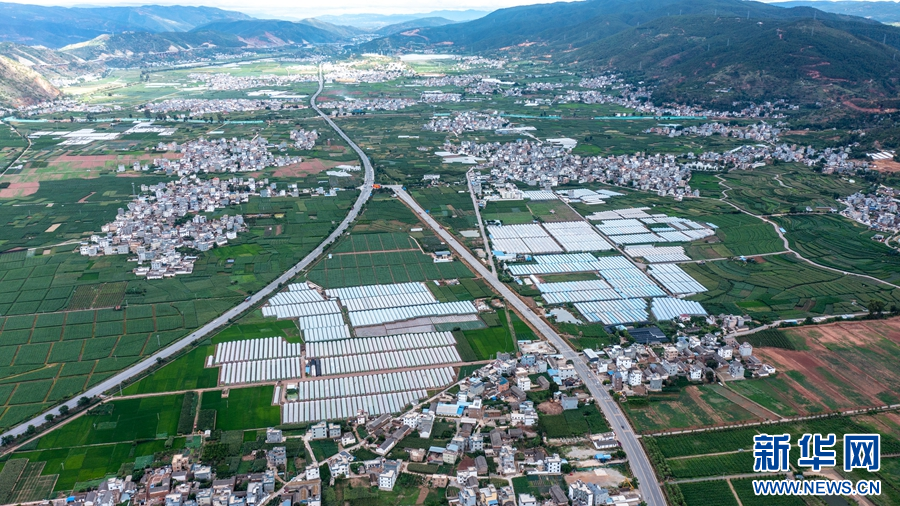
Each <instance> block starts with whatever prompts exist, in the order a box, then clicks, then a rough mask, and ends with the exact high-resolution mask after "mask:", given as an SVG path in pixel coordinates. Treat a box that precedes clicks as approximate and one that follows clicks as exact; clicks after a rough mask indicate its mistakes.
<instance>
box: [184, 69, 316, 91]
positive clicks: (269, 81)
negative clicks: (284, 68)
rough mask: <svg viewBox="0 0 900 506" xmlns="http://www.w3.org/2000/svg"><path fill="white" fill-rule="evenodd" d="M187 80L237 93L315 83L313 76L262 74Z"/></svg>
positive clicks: (197, 76) (193, 76) (196, 75)
mask: <svg viewBox="0 0 900 506" xmlns="http://www.w3.org/2000/svg"><path fill="white" fill-rule="evenodd" d="M188 79H190V80H192V81H194V82H202V83H204V85H205V86H206V88H207V89H210V90H217V91H238V90H247V89H250V88H261V87H264V86H290V85H292V84H294V83H303V82H310V81H317V80H318V76H317V75H315V74H285V75H276V74H262V75H258V76H238V75H234V74H228V73H217V74H209V73H200V72H198V73H192V74H188Z"/></svg>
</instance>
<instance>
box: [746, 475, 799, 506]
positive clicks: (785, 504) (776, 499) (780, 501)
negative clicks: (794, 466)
mask: <svg viewBox="0 0 900 506" xmlns="http://www.w3.org/2000/svg"><path fill="white" fill-rule="evenodd" d="M731 486H733V487H734V491H735V492H737V495H738V498H739V499H740V500H741V504H742V505H743V506H805V505H806V502H805V501H804V500H803V498H801V497H797V496H789V495H785V496H758V495H756V494H755V493H754V492H753V479H751V478H743V479H735V480H731Z"/></svg>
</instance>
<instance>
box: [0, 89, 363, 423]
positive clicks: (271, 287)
mask: <svg viewBox="0 0 900 506" xmlns="http://www.w3.org/2000/svg"><path fill="white" fill-rule="evenodd" d="M322 86H323V82H322V74H321V72H320V73H319V89H318V91H316V93H315V94H313V96H312V97H311V98H310V101H309V103H310V105H311V106H312V108H313V109H314V110H315V111H316V112H317V113H318V114H319V115H320V116H322V117H323V118H324V119H325V121H326V122H327V123H328V125H329V126H331V128H333V129H334V131H335V132H337V133H338V135H340V136H341V138H342V139H344V140H345V141H346V142H347V144H349V145H350V147H351V148H353V150H354V151H356V153H357V154H358V155H359V158H360V160H362V163H363V166H364V167H365V182H364V183H363V185H362V188H361V191H360V194H359V198H357V199H356V202H355V203H354V204H353V207H352V208H351V209H350V212H349V213H347V217H346V218H344V221H342V222H341V223H340V225H338V227H337V228H336V229H335V230H334V232H332V233H331V235H329V236H328V237H327V238H326V239H325V240H324V241H322V243H321V244H319V245H318V246H317V247H316V248H315V249H314V250H312V252H310V253H309V254H308V255H306V257H304V258H303V260H301V261H300V262H299V263H298V264H297V265H295V266H293V267H291V268H290V269H288V270H287V271H286V272H285V273H284V274H282V275H281V276H279V277H278V278H277V279H275V280H274V281H272V282H271V283H269V284H268V285H266V286H265V288H263V289H261V290H260V291H258V292H256V293H255V294H253V295H252V296H250V297H249V298H247V300H245V301H243V302H241V303H240V304H238V305H237V306H235V307H233V308H231V309H230V310H228V311H227V312H225V313H223V314H222V315H221V316H219V317H218V318H216V319H214V320H213V321H211V322H209V323H207V324H206V325H204V326H203V327H201V328H200V329H198V330H196V331H194V332H192V333H191V334H189V335H188V336H187V337H185V338H183V339H181V340H180V341H177V342H175V343H173V344H172V345H170V346H168V347H166V348H165V349H162V350H160V351H158V352H156V353H154V354H153V355H151V356H149V357H147V358H146V359H144V360H142V361H141V362H138V363H137V364H135V365H133V366H131V367H129V368H128V369H125V370H123V371H122V372H120V373H118V374H116V375H115V376H112V377H111V378H109V379H107V380H106V381H103V382H102V383H99V384H97V385H96V386H94V387H93V388H91V389H90V390H88V391H86V392H84V393H83V394H82V395H84V396H87V397H93V396H97V395H100V394H102V393H104V392H107V391H109V390H113V389H115V388H116V387H118V386H119V385H120V384H122V383H123V382H124V381H126V380H128V379H130V378H133V377H135V376H137V375H139V374H141V373H144V372H146V371H147V370H148V369H150V368H151V367H153V366H154V365H155V364H156V361H157V359H166V358H169V357H171V356H173V355H175V354H176V353H178V352H179V351H181V350H182V349H184V348H186V347H187V346H190V345H191V343H192V342H194V341H197V340H200V339H205V338H206V337H208V336H210V335H212V334H213V333H214V332H215V331H216V330H217V329H219V328H220V327H223V326H225V325H227V324H228V320H229V319H230V318H234V317H236V316H238V315H240V314H241V313H243V312H244V311H246V310H248V309H250V308H252V307H253V306H254V305H256V304H257V303H259V302H260V301H262V300H263V299H265V298H267V297H268V296H269V295H270V294H272V292H275V291H276V290H278V287H279V285H281V284H282V283H286V282H287V281H289V280H290V279H291V278H293V277H294V276H296V275H297V274H299V273H300V271H302V270H304V269H306V268H307V267H309V266H310V264H312V263H313V262H314V261H315V260H316V259H317V258H318V257H319V256H320V255H322V253H323V252H324V250H325V248H326V247H327V246H328V245H329V244H331V243H333V242H334V241H335V240H336V239H337V238H338V237H340V235H341V234H343V233H344V232H345V231H346V230H347V229H348V228H349V227H350V224H351V223H352V222H353V220H355V219H356V217H357V216H358V215H359V213H360V211H361V210H362V206H363V205H364V204H365V203H366V201H367V200H368V199H369V197H370V196H371V195H372V184H373V183H374V181H375V171H374V169H373V168H372V163H371V162H370V161H369V158H368V157H366V155H365V153H363V151H362V150H361V149H360V148H359V146H357V145H356V143H354V142H353V141H352V140H350V138H349V137H347V135H346V134H345V133H344V132H343V131H341V129H340V128H338V126H337V125H336V124H335V123H334V122H333V121H331V118H329V117H328V116H327V115H325V113H323V112H322V111H321V110H320V109H319V108H318V107H317V106H316V98H317V97H318V96H319V94H320V93H322ZM78 397H81V396H78ZM77 402H78V399H77V398H75V399H72V400H70V401H68V402H66V403H65V405H67V406H69V409H73V408H75V406H76V404H77ZM58 408H59V407H58V406H57V407H54V408H53V409H51V410H48V411H45V412H43V413H41V414H40V415H38V416H36V417H34V418H33V419H31V420H28V421H27V422H24V423H22V424H20V425H18V426H16V427H13V428H12V429H10V430H8V431H7V432H5V433H3V436H7V435H9V436H18V435H20V434H23V433H25V431H26V430H27V429H28V426H29V425H34V426H38V425H40V424H42V423H44V415H45V414H47V413H51V412H52V413H54V414H55V413H57V412H58Z"/></svg>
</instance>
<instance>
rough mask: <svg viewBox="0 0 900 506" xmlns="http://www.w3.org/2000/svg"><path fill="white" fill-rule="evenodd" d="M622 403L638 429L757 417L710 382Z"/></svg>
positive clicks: (661, 428)
mask: <svg viewBox="0 0 900 506" xmlns="http://www.w3.org/2000/svg"><path fill="white" fill-rule="evenodd" d="M622 406H623V407H624V409H625V413H626V414H627V415H628V418H629V419H630V420H631V423H632V424H633V425H634V428H635V430H636V431H638V432H657V431H664V430H673V429H687V428H696V427H711V426H717V425H722V424H725V423H733V422H745V421H753V420H756V419H757V417H756V416H755V415H754V414H753V413H752V412H750V411H748V410H747V409H745V408H743V407H741V406H740V405H738V404H736V403H734V402H732V401H731V400H729V399H727V398H726V397H724V396H723V395H721V394H719V393H718V392H716V390H714V389H713V388H712V387H711V386H709V385H704V386H688V387H685V388H682V389H681V390H680V391H679V392H678V393H677V394H659V395H657V394H654V395H650V396H649V397H647V398H646V399H639V398H631V399H629V400H628V402H626V403H624V404H623V405H622Z"/></svg>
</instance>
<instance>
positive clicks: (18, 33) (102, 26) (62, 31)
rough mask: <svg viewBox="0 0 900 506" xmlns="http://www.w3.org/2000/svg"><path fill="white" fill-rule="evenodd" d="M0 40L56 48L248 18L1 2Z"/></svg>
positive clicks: (217, 12) (202, 11) (194, 10)
mask: <svg viewBox="0 0 900 506" xmlns="http://www.w3.org/2000/svg"><path fill="white" fill-rule="evenodd" d="M0 19H3V22H0V41H8V42H16V43H20V44H28V45H42V46H47V47H52V48H58V47H62V46H66V45H69V44H75V43H78V42H84V41H87V40H90V39H93V38H95V37H97V36H99V35H103V34H112V33H121V32H126V31H146V32H153V33H159V32H185V31H189V30H192V29H194V28H196V27H198V26H201V25H204V24H208V23H211V22H214V21H222V20H242V19H251V18H250V17H249V16H247V15H246V14H242V13H240V12H234V11H225V10H222V9H216V8H213V7H185V6H178V5H172V6H168V5H167V6H160V5H145V6H141V7H96V8H93V7H72V8H67V7H44V6H39V5H25V4H15V3H0Z"/></svg>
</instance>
